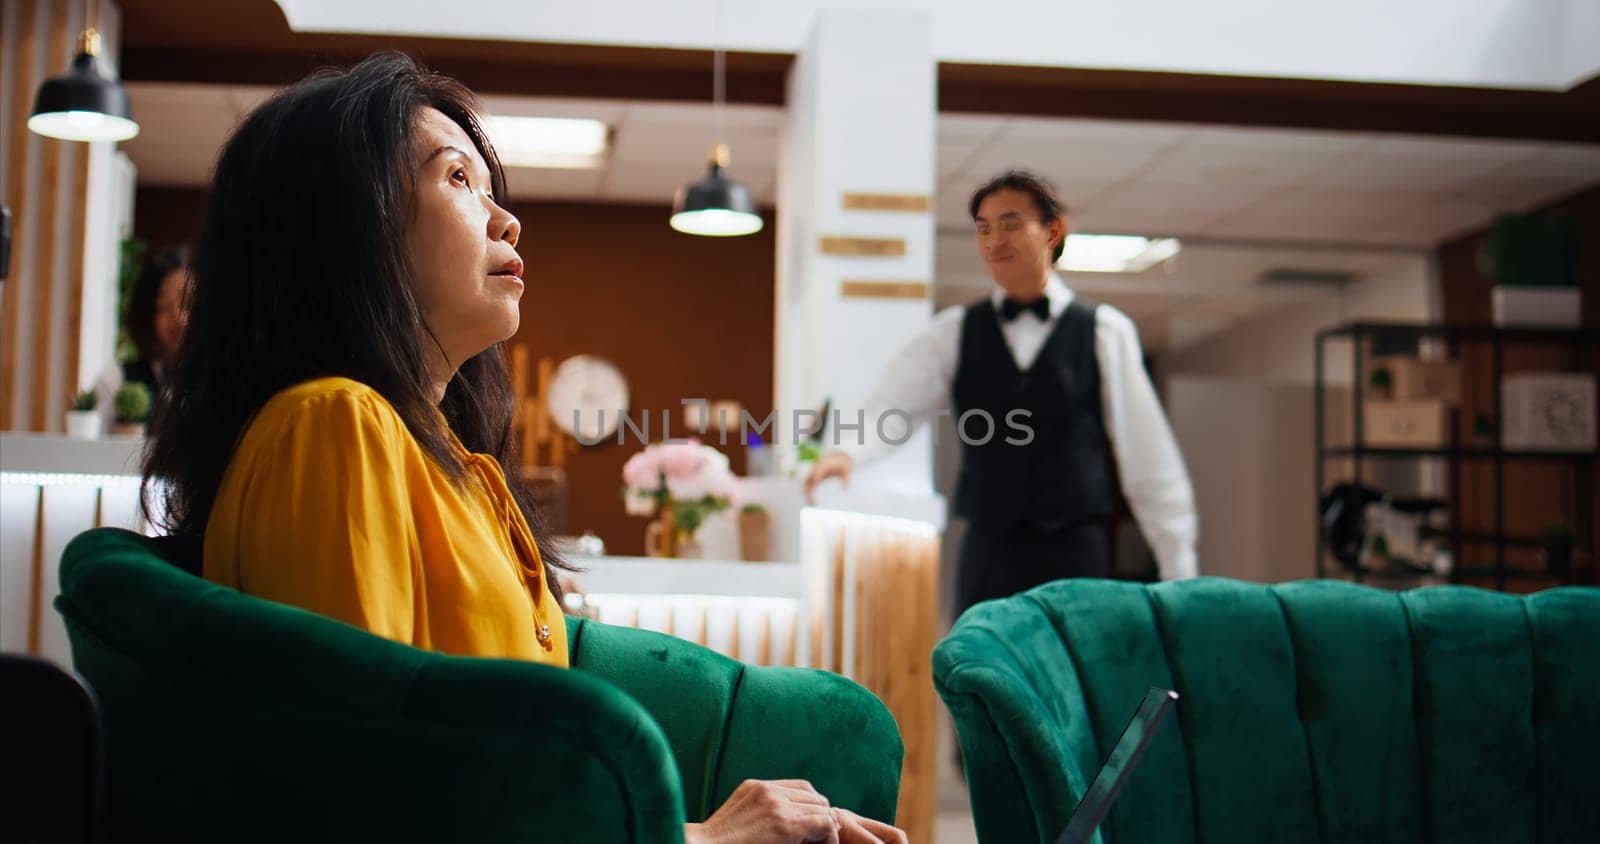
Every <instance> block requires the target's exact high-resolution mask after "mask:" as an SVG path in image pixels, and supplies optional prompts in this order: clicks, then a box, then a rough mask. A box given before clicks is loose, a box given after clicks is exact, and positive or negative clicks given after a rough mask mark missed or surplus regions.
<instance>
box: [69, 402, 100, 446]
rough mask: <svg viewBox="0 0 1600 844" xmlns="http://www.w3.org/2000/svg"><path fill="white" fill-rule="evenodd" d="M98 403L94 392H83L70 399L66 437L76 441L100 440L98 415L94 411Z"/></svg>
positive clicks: (97, 412)
mask: <svg viewBox="0 0 1600 844" xmlns="http://www.w3.org/2000/svg"><path fill="white" fill-rule="evenodd" d="M98 403H99V398H98V397H97V396H96V395H95V394H94V390H84V391H83V392H80V393H78V394H77V395H75V396H73V397H72V409H71V410H69V411H67V436H69V437H72V438H73V439H78V440H97V439H99V438H100V413H99V411H97V410H95V405H96V404H98Z"/></svg>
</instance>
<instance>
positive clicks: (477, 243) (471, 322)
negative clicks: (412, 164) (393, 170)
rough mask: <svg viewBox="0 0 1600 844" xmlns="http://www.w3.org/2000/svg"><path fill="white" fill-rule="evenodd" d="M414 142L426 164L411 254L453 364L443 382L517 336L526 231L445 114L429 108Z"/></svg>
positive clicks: (421, 293) (428, 318) (420, 295)
mask: <svg viewBox="0 0 1600 844" xmlns="http://www.w3.org/2000/svg"><path fill="white" fill-rule="evenodd" d="M412 143H413V145H414V147H415V154H416V160H417V161H420V162H421V166H420V169H419V170H418V172H417V177H416V196H415V198H414V203H413V210H412V214H411V219H410V221H409V223H408V226H407V230H406V235H407V237H406V248H407V250H408V251H409V254H410V258H411V266H412V268H413V270H414V272H415V273H416V281H417V290H416V296H417V303H418V305H419V306H420V307H421V309H422V318H423V320H424V321H425V322H426V323H427V325H428V328H429V329H430V330H431V331H432V332H433V334H434V336H435V337H436V338H438V341H439V345H441V346H442V347H443V348H444V353H445V356H446V358H447V360H446V361H445V362H444V363H445V365H446V366H447V367H448V370H449V371H448V372H441V373H435V377H437V378H440V379H443V378H447V377H448V376H449V374H450V373H453V372H454V371H455V369H456V368H457V367H459V366H460V365H461V364H462V362H463V361H465V360H467V359H468V358H470V357H472V356H474V355H476V354H478V353H479V352H482V351H483V350H484V349H487V348H489V347H490V346H493V345H494V344H495V343H499V342H500V341H502V340H506V339H508V338H510V337H511V335H513V334H515V333H517V323H518V321H519V320H520V318H521V313H520V311H519V309H518V305H517V303H518V302H519V301H520V300H521V299H522V259H521V258H518V257H517V250H516V245H517V236H518V235H519V234H520V233H521V231H522V225H521V224H520V223H518V222H517V218H516V217H513V216H511V214H510V213H509V212H507V211H506V210H505V209H504V208H501V207H500V206H499V205H498V204H496V203H495V197H493V196H492V195H491V194H490V192H489V191H490V182H489V168H488V166H487V165H486V164H485V163H484V161H483V157H482V156H480V155H479V154H478V150H477V147H475V146H473V144H472V139H471V138H470V137H469V136H468V135H467V133H466V132H465V131H464V130H462V128H461V127H460V126H458V125H456V123H455V121H453V120H451V119H450V118H448V117H446V116H445V115H444V113H443V112H440V111H439V110H437V109H434V108H426V107H425V108H423V109H422V111H421V113H420V114H419V115H418V118H417V125H416V131H415V132H414V134H413V136H412ZM430 345H431V343H430Z"/></svg>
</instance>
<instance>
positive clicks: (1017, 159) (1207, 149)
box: [124, 83, 1600, 248]
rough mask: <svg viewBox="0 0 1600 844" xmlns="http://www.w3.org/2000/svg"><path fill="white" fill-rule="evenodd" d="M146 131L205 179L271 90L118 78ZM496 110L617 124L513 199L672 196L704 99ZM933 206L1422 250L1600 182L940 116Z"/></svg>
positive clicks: (1489, 159)
mask: <svg viewBox="0 0 1600 844" xmlns="http://www.w3.org/2000/svg"><path fill="white" fill-rule="evenodd" d="M128 90H129V94H130V96H131V97H132V99H133V108H134V113H135V114H136V115H137V116H138V118H139V121H140V125H141V126H142V127H143V128H144V131H143V132H142V133H141V134H140V135H139V137H137V138H135V139H133V140H132V141H129V142H127V143H126V144H125V145H124V147H125V149H126V150H127V151H128V154H129V155H130V156H131V157H132V158H133V160H134V163H135V164H136V165H138V169H139V181H140V183H141V184H151V185H193V186H200V185H204V184H205V183H206V182H207V180H208V178H209V171H210V166H211V163H212V161H213V160H214V159H215V157H216V152H217V149H218V148H219V147H220V145H221V144H222V142H223V140H225V139H226V137H227V135H228V133H229V132H230V131H232V129H233V127H234V125H235V124H236V123H237V122H238V120H239V119H240V117H241V116H242V115H243V114H245V113H246V112H248V110H249V109H251V108H253V107H254V106H255V105H256V104H257V103H259V102H260V101H261V100H262V99H264V98H265V97H266V96H267V95H268V94H269V93H270V89H267V88H247V87H229V86H220V85H190V84H162V83H131V84H129V85H128ZM486 100H487V102H486V104H487V106H488V107H489V109H490V111H492V112H494V113H498V114H520V115H530V116H550V117H589V118H593V119H597V120H602V121H604V122H606V123H607V124H608V125H610V126H611V127H613V133H614V134H613V147H612V152H611V156H610V158H609V160H608V161H607V162H606V165H605V166H604V167H602V168H599V169H596V170H578V171H571V170H569V171H560V170H527V169H513V170H512V171H511V172H510V174H509V176H510V180H511V185H510V188H511V193H512V195H513V197H515V198H517V199H526V200H572V201H588V202H644V203H662V204H664V203H667V202H670V201H671V197H672V193H673V191H674V190H675V189H676V188H677V187H678V185H680V184H682V183H684V182H686V181H690V180H692V179H694V178H697V177H698V176H699V175H700V171H701V168H702V166H703V164H702V162H703V161H704V160H705V155H706V151H707V149H708V148H709V146H710V143H711V141H712V140H713V135H714V132H713V129H712V123H713V111H712V108H711V106H710V105H709V104H704V105H700V104H682V103H671V104H667V103H658V102H636V101H627V100H578V99H554V98H546V99H535V98H528V97H488V98H486ZM724 119H725V125H726V132H725V133H724V137H725V138H726V140H727V141H728V142H729V144H730V145H731V146H732V148H733V167H732V171H733V174H734V176H735V177H736V178H738V179H740V180H741V181H743V182H744V183H745V184H746V185H747V186H749V188H750V189H751V191H752V193H754V194H755V195H756V197H757V200H758V201H760V202H762V203H763V204H769V205H770V204H771V203H772V202H773V199H774V194H775V189H776V168H777V157H778V156H777V150H778V138H779V134H780V132H781V129H782V124H783V111H782V110H781V109H779V108H775V107H767V106H729V107H728V108H727V109H726V112H725V118H724ZM938 127H939V128H938V133H939V134H938V181H937V196H936V208H937V212H938V220H939V225H940V227H941V228H964V227H965V226H967V225H968V219H967V215H966V201H967V196H968V194H969V193H970V191H971V190H972V188H973V187H974V186H976V185H978V184H979V183H981V182H982V181H983V180H984V179H986V178H988V177H989V176H991V175H993V174H995V173H997V172H999V171H1001V170H1004V169H1007V168H1010V167H1026V168H1029V169H1033V170H1036V171H1038V172H1040V173H1042V174H1044V175H1046V176H1048V177H1049V178H1051V179H1053V180H1055V181H1056V183H1057V185H1058V187H1059V188H1060V191H1061V195H1062V197H1063V198H1064V199H1066V201H1067V202H1068V204H1069V205H1071V207H1072V209H1073V226H1074V228H1075V229H1077V230H1079V231H1095V232H1118V233H1134V234H1152V235H1154V234H1163V235H1180V236H1189V237H1208V238H1217V239H1230V240H1252V241H1260V240H1267V241H1287V242H1296V243H1322V244H1330V243H1332V244H1362V245H1395V246H1414V247H1424V248H1425V247H1431V246H1433V245H1435V244H1437V243H1438V242H1439V241H1441V240H1444V239H1447V238H1448V237H1450V236H1452V235H1455V234H1458V233H1460V232H1463V231H1467V230H1471V229H1474V228H1479V227H1482V226H1484V225H1486V224H1487V223H1488V222H1489V221H1490V220H1491V219H1492V218H1493V216H1494V214H1495V213H1496V212H1498V211H1502V210H1508V209H1524V208H1528V207H1530V206H1534V205H1538V204H1540V203H1542V202H1545V201H1548V200H1550V199H1553V198H1555V197H1559V196H1561V195H1563V194H1567V193H1571V192H1573V191H1575V190H1578V189H1580V188H1583V187H1585V186H1587V185H1590V184H1594V183H1596V182H1600V145H1584V144H1571V143H1545V142H1536V141H1499V140H1477V139H1461V138H1436V137H1414V136H1403V135H1380V134H1372V133H1352V132H1313V131H1301V130H1286V129H1251V128H1237V127H1220V126H1200V125H1187V124H1176V123H1139V122H1130V121H1105V120H1078V119H1072V120H1068V119H1043V118H1023V117H1015V118H1008V117H1000V116H994V115H965V114H942V115H940V117H939V123H938Z"/></svg>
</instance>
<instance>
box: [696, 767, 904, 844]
mask: <svg viewBox="0 0 1600 844" xmlns="http://www.w3.org/2000/svg"><path fill="white" fill-rule="evenodd" d="M683 839H684V841H685V842H686V844H812V842H827V844H906V834H905V833H904V832H901V831H900V830H898V829H895V828H894V827H892V826H890V825H888V824H886V823H882V822H880V821H875V820H871V819H870V818H863V817H861V816H860V815H857V814H856V813H854V812H851V811H850V810H848V809H840V808H836V807H833V806H830V805H828V798H826V797H823V796H822V795H821V794H818V793H817V790H816V789H814V788H812V787H811V783H808V782H806V781H805V780H777V781H774V782H767V781H762V780H745V781H744V782H742V783H740V784H739V787H738V788H736V789H734V791H733V794H731V795H729V796H728V800H727V802H725V803H723V804H722V807H721V808H720V809H717V811H716V812H715V813H714V814H712V816H711V817H709V818H706V822H705V823H702V824H693V823H692V824H688V825H687V826H685V827H684V830H683Z"/></svg>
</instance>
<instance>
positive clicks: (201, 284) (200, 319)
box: [144, 53, 567, 600]
mask: <svg viewBox="0 0 1600 844" xmlns="http://www.w3.org/2000/svg"><path fill="white" fill-rule="evenodd" d="M475 105H476V100H475V98H474V97H473V95H472V93H471V92H470V91H468V90H467V89H466V88H465V87H464V86H462V85H461V84H460V83H458V82H456V81H454V80H452V79H449V78H446V77H443V76H439V75H436V74H433V73H430V72H429V71H428V70H426V69H425V68H423V67H421V66H420V65H418V64H417V63H416V62H415V61H413V60H412V59H410V58H409V57H407V56H404V55H401V54H398V53H380V54H377V55H374V56H372V57H370V58H368V59H366V60H365V61H362V62H361V63H360V64H357V65H355V66H354V67H352V68H350V69H348V70H344V71H337V70H325V71H319V72H318V73H316V74H314V75H312V76H310V77H308V78H307V79H305V80H302V81H301V82H298V83H296V84H295V85H292V86H290V87H289V88H286V89H284V90H283V91H281V92H279V93H278V94H277V95H275V96H274V97H272V99H270V100H268V101H267V102H266V103H264V104H262V105H261V106H260V107H259V108H257V109H256V110H255V111H254V112H252V113H251V114H250V116H249V117H248V118H246V119H245V121H244V123H243V124H241V125H240V126H239V128H238V130H237V131H235V132H234V135H233V137H232V138H231V139H229V141H228V143H227V145H226V146H225V147H224V148H223V151H222V155H221V158H220V159H219V160H218V161H217V167H216V172H215V174H214V176H213V179H212V187H211V195H210V199H209V202H208V205H207V208H206V215H205V222H204V224H203V226H202V228H201V232H200V237H199V240H198V241H197V242H196V244H195V255H194V264H193V274H194V287H193V290H192V292H191V297H190V311H189V325H188V331H187V332H186V333H185V335H184V339H183V343H182V345H181V346H180V348H179V351H178V357H177V361H176V365H175V368H174V372H173V377H172V382H171V384H172V394H171V397H170V400H169V402H168V403H167V404H166V405H165V406H164V407H163V408H161V409H160V410H159V411H158V412H157V413H156V415H155V417H154V418H153V419H152V420H151V426H150V427H151V442H150V445H149V448H148V449H147V451H146V453H145V459H144V490H145V496H146V498H145V500H146V501H149V500H150V497H149V496H152V495H154V496H159V497H160V500H161V503H162V506H161V507H160V508H151V509H154V510H156V511H157V512H156V515H157V516H158V519H159V521H158V525H159V526H160V527H162V528H164V529H165V530H166V531H167V532H168V533H169V534H170V535H172V536H175V537H188V538H191V539H195V538H199V537H200V536H201V535H202V534H203V533H204V531H205V527H206V520H207V519H208V518H209V517H210V515H211V508H212V505H213V503H214V502H215V500H216V496H217V490H218V488H219V486H220V485H221V482H222V475H223V471H224V470H225V469H226V468H227V465H228V462H229V460H230V459H231V457H232V455H233V451H234V447H235V445H236V444H237V443H238V441H239V439H240V437H241V435H242V434H243V433H244V430H245V427H246V426H247V425H248V424H249V422H250V420H251V418H252V417H253V416H254V415H255V413H256V411H258V410H259V409H260V408H261V407H262V405H264V404H266V402H267V400H268V399H270V398H271V397H272V396H273V395H274V394H276V393H278V392H279V391H281V390H283V389H285V388H288V387H291V386H293V385H295V384H298V383H301V382H304V381H307V380H310V379H313V378H319V377H324V376H343V377H346V378H350V379H353V380H355V381H359V382H361V383H363V384H366V385H367V386H369V387H371V388H372V389H374V390H376V391H377V392H378V393H379V394H380V395H382V396H383V397H384V398H385V399H387V400H388V402H389V404H391V405H393V407H394V409H395V411H396V412H397V413H399V415H400V418H401V419H402V420H404V422H405V425H406V428H407V429H408V430H409V431H410V432H411V435H412V436H413V437H415V438H416V439H417V442H418V443H420V444H421V445H422V448H423V450H424V451H425V452H426V453H427V454H428V455H429V456H430V457H431V458H432V459H433V460H434V462H436V463H437V464H438V465H439V466H440V467H442V468H443V469H444V471H445V472H446V473H447V474H448V475H449V476H450V477H452V478H453V479H455V480H456V481H457V482H458V483H466V482H467V478H468V476H469V475H468V472H467V469H466V467H465V466H463V465H462V463H461V461H460V460H459V459H457V457H456V456H455V454H454V453H453V452H452V451H451V448H450V444H449V436H448V432H447V431H446V430H445V428H444V426H443V425H441V424H440V422H439V419H438V414H437V413H435V404H434V402H433V399H432V390H433V387H432V382H431V380H430V379H429V377H428V372H427V368H426V366H425V365H424V360H425V356H424V352H423V350H424V345H423V344H425V343H434V342H435V340H434V338H433V336H432V334H431V332H430V330H429V328H428V326H427V325H426V324H425V323H424V321H423V318H422V312H421V310H420V309H419V308H418V306H417V300H416V297H415V295H414V293H413V291H414V290H415V286H414V283H413V271H412V267H411V266H410V263H409V261H408V259H407V251H406V243H405V232H406V223H407V219H408V217H409V215H410V214H411V213H412V208H413V203H412V201H411V200H412V197H413V191H414V188H415V174H416V171H417V168H418V166H419V162H417V161H416V158H415V154H414V152H413V146H412V128H413V126H414V125H415V123H416V120H417V116H418V112H419V110H420V109H422V108H424V107H429V106H431V107H433V108H435V109H438V110H439V111H441V112H443V113H444V114H445V116H447V117H449V118H450V119H451V120H453V121H455V122H456V123H457V124H458V125H460V126H461V128H462V129H463V130H465V131H466V133H467V135H468V136H469V137H471V138H472V142H473V145H474V146H476V147H477V149H478V152H479V153H480V154H481V155H482V156H483V160H484V161H485V162H487V163H488V165H489V172H490V174H491V177H492V187H493V190H494V195H495V196H496V197H503V196H505V175H504V172H503V171H502V170H501V168H500V162H499V159H497V158H496V157H495V153H494V149H493V147H492V146H491V145H490V143H489V140H488V138H487V136H486V135H485V134H484V131H483V129H482V127H481V126H479V124H478V120H477V117H476V115H475V111H476V109H475ZM512 406H513V398H512V392H511V383H510V377H509V375H508V374H507V371H506V365H505V359H504V357H503V355H502V353H501V351H500V348H499V347H498V346H496V347H493V348H490V349H489V350H488V351H485V352H483V353H482V354H480V355H478V356H476V357H474V358H472V359H470V360H467V361H465V362H463V363H462V364H461V365H460V368H459V369H458V370H457V371H456V374H455V377H454V378H452V379H451V381H450V383H449V385H448V387H447V388H446V390H445V394H444V401H443V403H442V404H441V405H438V409H439V410H441V411H443V415H444V418H445V420H446V422H448V424H449V427H450V429H451V430H453V431H454V432H455V434H456V436H457V437H459V438H460V439H461V442H462V444H463V445H465V446H466V447H467V448H468V449H469V450H471V451H474V452H479V453H484V454H489V455H492V456H494V458H495V459H497V460H498V461H499V462H500V464H501V466H503V467H506V482H507V484H508V485H509V486H510V487H511V490H512V494H513V495H514V497H515V498H516V500H517V504H518V506H519V507H520V508H521V510H522V512H523V514H524V515H525V516H526V517H527V520H528V524H529V526H530V527H532V528H533V531H534V536H535V539H536V541H537V542H538V545H539V550H540V551H541V552H542V553H543V555H544V560H545V575H546V579H547V581H548V583H549V585H550V588H551V590H552V591H553V592H555V594H556V596H557V598H558V600H559V598H560V595H561V593H560V587H559V585H558V584H557V582H556V579H555V577H554V572H553V571H551V569H552V568H566V567H567V566H566V565H565V564H564V563H562V562H561V560H560V558H559V555H558V554H557V553H556V552H555V550H554V549H553V548H552V547H551V544H550V542H549V538H548V536H547V533H546V531H545V530H544V527H543V522H542V520H541V519H540V518H539V514H538V512H537V510H536V509H535V507H534V506H533V499H532V496H531V495H530V494H529V492H528V490H527V487H526V486H525V485H524V484H523V483H522V482H521V479H520V478H519V477H517V472H516V466H517V465H518V464H517V460H516V453H515V437H513V436H512V435H511V417H512ZM147 512H148V511H147ZM285 529H288V530H292V529H293V528H292V527H291V526H286V527H285Z"/></svg>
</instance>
